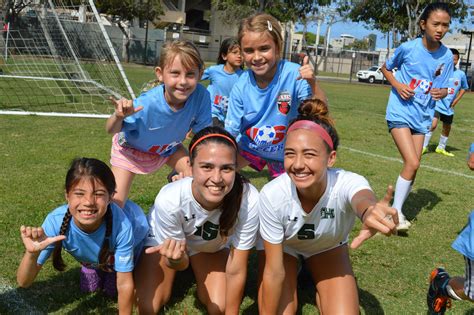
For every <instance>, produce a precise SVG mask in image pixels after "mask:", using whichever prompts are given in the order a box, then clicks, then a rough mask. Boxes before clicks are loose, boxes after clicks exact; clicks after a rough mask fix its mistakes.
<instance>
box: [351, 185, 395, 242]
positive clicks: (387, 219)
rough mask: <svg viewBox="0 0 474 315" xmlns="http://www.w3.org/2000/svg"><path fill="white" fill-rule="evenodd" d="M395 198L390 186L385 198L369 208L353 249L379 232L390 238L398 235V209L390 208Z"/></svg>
mask: <svg viewBox="0 0 474 315" xmlns="http://www.w3.org/2000/svg"><path fill="white" fill-rule="evenodd" d="M392 196H393V187H392V186H388V188H387V192H386V193H385V196H384V197H383V198H382V199H381V200H379V201H378V202H377V203H376V204H375V205H372V206H370V207H369V208H368V210H367V213H366V214H365V219H364V221H363V224H362V228H361V230H360V232H359V235H357V236H356V237H355V238H354V240H353V241H352V243H351V248H352V249H356V248H358V247H359V246H360V245H362V243H363V242H365V241H366V240H368V239H369V238H371V237H372V236H374V235H375V234H376V233H377V232H380V233H382V234H385V235H386V236H390V235H392V234H396V228H397V225H398V214H397V209H395V208H392V207H390V201H391V200H392Z"/></svg>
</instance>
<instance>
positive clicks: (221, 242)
mask: <svg viewBox="0 0 474 315" xmlns="http://www.w3.org/2000/svg"><path fill="white" fill-rule="evenodd" d="M189 154H190V161H191V167H192V176H193V177H192V178H190V177H188V178H184V179H181V180H179V181H176V182H173V183H170V184H168V185H166V186H164V187H163V188H162V189H161V191H160V193H159V194H158V196H157V197H156V200H155V204H154V206H153V207H152V208H151V210H150V213H149V217H148V219H149V223H150V226H151V229H150V234H151V235H150V236H149V237H148V239H147V241H146V244H145V246H147V245H148V246H154V247H150V248H148V249H146V253H147V254H144V255H142V257H141V259H140V263H139V265H138V268H137V271H136V281H137V298H138V308H139V311H140V312H141V313H147V314H148V313H153V314H155V313H157V312H158V311H159V310H160V308H161V307H162V306H163V305H164V304H165V303H166V302H167V301H168V300H169V298H170V296H171V290H172V286H173V280H174V277H175V274H176V271H180V270H184V269H186V268H187V267H188V265H189V264H191V267H192V269H193V272H194V275H195V277H196V282H197V296H198V298H199V300H200V301H201V302H202V303H203V304H204V305H205V306H206V308H207V311H208V313H209V314H223V313H224V311H225V312H226V314H238V313H239V306H240V303H241V300H242V296H243V291H244V285H245V281H246V276H247V260H248V255H249V251H250V249H251V248H252V247H253V246H254V244H255V240H256V236H257V231H258V213H257V202H258V191H257V189H256V188H255V187H253V186H252V185H251V184H249V183H248V182H247V180H245V179H244V178H243V177H242V176H241V175H240V174H239V173H237V172H236V167H237V154H238V150H237V143H236V141H235V139H234V138H233V137H232V136H231V135H230V134H229V133H228V132H226V131H225V130H224V129H222V128H220V127H207V128H204V129H203V130H201V131H200V132H198V133H197V134H196V135H195V136H194V137H193V139H192V140H191V142H190V144H189Z"/></svg>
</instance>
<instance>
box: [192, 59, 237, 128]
mask: <svg viewBox="0 0 474 315" xmlns="http://www.w3.org/2000/svg"><path fill="white" fill-rule="evenodd" d="M242 73H243V70H241V69H237V70H236V71H235V72H233V73H228V72H227V71H225V70H224V65H223V64H220V65H215V66H211V67H209V68H207V69H206V70H204V74H203V76H202V78H201V80H209V81H210V83H209V85H208V87H207V90H208V91H209V94H210V95H211V110H212V112H211V113H212V117H216V118H217V119H219V120H220V121H222V122H223V121H224V120H225V117H226V115H227V108H228V105H229V97H230V91H231V90H232V87H233V86H234V84H235V83H237V81H238V80H239V77H240V75H241V74H242Z"/></svg>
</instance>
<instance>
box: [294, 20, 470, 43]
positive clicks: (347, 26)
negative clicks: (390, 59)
mask: <svg viewBox="0 0 474 315" xmlns="http://www.w3.org/2000/svg"><path fill="white" fill-rule="evenodd" d="M467 23H468V22H465V23H464V24H463V25H461V24H460V23H458V22H456V21H453V23H452V24H451V27H450V31H451V33H448V34H446V36H449V35H450V34H453V33H457V32H458V31H457V29H458V28H460V27H461V26H466V25H467ZM364 26H365V24H364V23H353V22H338V23H335V24H333V25H332V27H331V34H330V38H331V39H334V38H338V37H340V35H341V34H350V35H352V36H354V37H355V38H357V39H362V38H364V37H366V36H367V35H369V34H371V33H373V34H376V35H377V43H376V48H387V37H386V34H383V33H381V32H379V31H377V30H373V29H368V28H367V27H364ZM326 28H327V25H325V24H321V33H320V35H322V36H324V35H325V34H326ZM471 28H472V27H471ZM316 29H317V25H316V23H312V24H311V25H310V26H309V27H308V31H309V32H312V33H315V34H316ZM297 30H302V27H301V26H297Z"/></svg>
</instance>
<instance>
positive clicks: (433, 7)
mask: <svg viewBox="0 0 474 315" xmlns="http://www.w3.org/2000/svg"><path fill="white" fill-rule="evenodd" d="M438 10H439V11H444V12H446V13H448V15H449V16H450V17H451V16H452V15H451V10H450V9H449V5H448V4H447V3H444V2H435V3H430V4H428V5H427V6H426V7H425V9H424V10H423V12H422V13H421V15H420V19H419V20H418V27H419V28H420V35H421V36H423V34H424V31H423V30H422V29H421V21H425V24H426V22H427V21H428V19H429V17H430V15H431V13H432V12H435V11H438Z"/></svg>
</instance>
